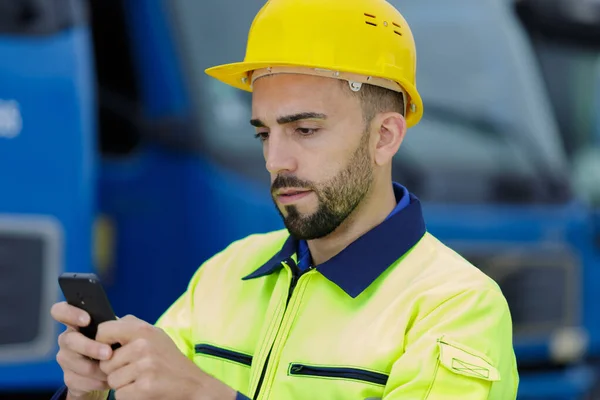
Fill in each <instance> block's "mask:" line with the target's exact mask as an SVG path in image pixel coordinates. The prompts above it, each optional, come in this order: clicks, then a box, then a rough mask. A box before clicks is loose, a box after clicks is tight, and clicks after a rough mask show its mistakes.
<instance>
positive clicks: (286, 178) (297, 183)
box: [271, 175, 314, 192]
mask: <svg viewBox="0 0 600 400" xmlns="http://www.w3.org/2000/svg"><path fill="white" fill-rule="evenodd" d="M287 187H295V188H301V189H311V190H312V189H314V185H313V184H312V183H311V182H309V181H305V180H302V179H300V178H298V177H296V176H293V175H278V176H277V178H275V180H274V181H273V183H272V184H271V192H274V191H276V190H277V189H283V188H287Z"/></svg>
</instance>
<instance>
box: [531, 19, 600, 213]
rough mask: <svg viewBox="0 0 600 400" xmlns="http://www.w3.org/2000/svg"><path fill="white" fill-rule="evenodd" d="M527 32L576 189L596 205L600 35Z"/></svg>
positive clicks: (599, 201) (599, 200) (599, 202)
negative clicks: (585, 38)
mask: <svg viewBox="0 0 600 400" xmlns="http://www.w3.org/2000/svg"><path fill="white" fill-rule="evenodd" d="M525 21H526V22H527V20H525ZM599 23H600V22H599ZM529 34H530V36H531V41H532V43H533V46H534V49H535V51H536V55H537V58H538V61H539V65H540V67H541V70H542V72H543V76H544V80H545V82H546V86H547V90H548V94H549V95H550V99H551V101H552V106H553V109H554V113H555V115H556V117H557V120H558V124H559V126H560V133H561V138H562V143H563V146H564V148H565V152H566V154H567V156H568V158H569V161H570V164H571V167H572V174H573V175H572V176H573V182H574V186H575V190H576V191H577V193H578V195H579V196H580V197H581V198H584V199H586V200H588V201H589V202H590V203H592V204H594V205H595V206H597V207H598V206H600V42H599V41H598V38H595V39H593V40H587V41H582V40H580V39H581V38H577V39H575V38H569V37H567V36H565V35H563V36H561V35H560V34H558V33H556V34H554V35H548V34H547V33H545V32H538V31H536V30H535V29H534V28H533V27H530V29H529ZM590 39H591V38H590ZM594 41H595V42H596V43H594Z"/></svg>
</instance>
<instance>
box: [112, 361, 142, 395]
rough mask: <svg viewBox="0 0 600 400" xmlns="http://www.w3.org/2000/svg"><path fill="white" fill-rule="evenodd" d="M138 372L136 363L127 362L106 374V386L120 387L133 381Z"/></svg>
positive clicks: (116, 388)
mask: <svg viewBox="0 0 600 400" xmlns="http://www.w3.org/2000/svg"><path fill="white" fill-rule="evenodd" d="M138 373H139V368H138V366H137V363H131V364H127V365H125V366H123V367H121V368H119V369H117V370H116V371H114V372H112V373H111V374H110V375H108V377H107V382H108V386H110V387H111V388H112V389H115V390H118V389H121V388H123V387H125V386H127V385H129V384H132V383H134V382H135V379H136V378H137V376H138Z"/></svg>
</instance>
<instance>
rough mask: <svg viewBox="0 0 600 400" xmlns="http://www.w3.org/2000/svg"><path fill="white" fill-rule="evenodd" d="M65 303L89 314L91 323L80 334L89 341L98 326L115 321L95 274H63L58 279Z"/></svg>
mask: <svg viewBox="0 0 600 400" xmlns="http://www.w3.org/2000/svg"><path fill="white" fill-rule="evenodd" d="M58 282H59V285H60V287H61V290H62V292H63V294H64V296H65V299H66V301H67V303H69V304H70V305H72V306H74V307H77V308H80V309H82V310H84V311H86V312H87V313H88V314H90V317H91V321H90V324H89V325H88V326H86V327H83V328H80V332H81V333H82V334H83V335H85V336H86V337H88V338H90V339H95V338H96V333H97V331H98V325H99V324H101V323H102V322H106V321H112V320H115V319H116V316H115V313H114V312H113V309H112V306H111V304H110V302H109V301H108V297H107V296H106V293H105V291H104V288H103V287H102V284H101V282H100V280H99V279H98V277H97V276H96V275H95V274H80V273H64V274H62V275H61V276H60V277H59V278H58Z"/></svg>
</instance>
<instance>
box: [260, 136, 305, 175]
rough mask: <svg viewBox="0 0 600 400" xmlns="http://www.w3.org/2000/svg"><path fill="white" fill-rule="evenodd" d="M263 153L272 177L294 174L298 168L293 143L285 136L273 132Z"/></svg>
mask: <svg viewBox="0 0 600 400" xmlns="http://www.w3.org/2000/svg"><path fill="white" fill-rule="evenodd" d="M263 151H264V156H265V163H266V168H267V171H269V173H270V174H271V175H278V174H280V173H282V172H294V171H295V170H296V168H297V167H298V161H297V158H296V151H295V150H294V149H293V143H292V141H290V140H288V138H286V136H285V135H283V134H278V133H276V132H271V134H270V135H269V140H267V141H266V142H265V144H264V148H263Z"/></svg>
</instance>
